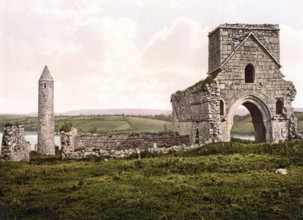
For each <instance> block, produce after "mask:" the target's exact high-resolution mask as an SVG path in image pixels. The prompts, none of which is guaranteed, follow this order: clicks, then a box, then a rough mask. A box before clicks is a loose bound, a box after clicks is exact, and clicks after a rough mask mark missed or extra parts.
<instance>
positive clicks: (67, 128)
mask: <svg viewBox="0 0 303 220" xmlns="http://www.w3.org/2000/svg"><path fill="white" fill-rule="evenodd" d="M72 127H73V123H71V122H66V121H65V122H64V124H63V125H62V126H61V128H60V131H64V132H70V131H71V130H72Z"/></svg>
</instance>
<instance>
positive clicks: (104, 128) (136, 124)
mask: <svg viewBox="0 0 303 220" xmlns="http://www.w3.org/2000/svg"><path fill="white" fill-rule="evenodd" d="M295 115H296V117H297V118H298V130H299V132H301V133H303V112H296V113H295ZM160 118H161V117H160ZM251 121H252V119H251V117H250V115H245V116H235V117H234V125H233V127H232V130H231V133H232V134H240V135H253V134H254V127H253V124H252V122H251ZM8 122H9V123H13V124H14V123H17V122H18V123H21V124H23V125H25V130H26V131H37V118H36V117H26V116H18V115H0V127H3V126H4V125H5V124H6V123H8ZM64 122H71V123H73V125H74V127H76V128H77V129H78V131H79V132H112V131H123V132H159V131H167V130H171V122H170V121H167V120H159V119H155V118H153V119H152V118H146V117H139V116H138V117H135V116H124V115H110V116H106V115H101V116H73V117H66V116H65V117H64V116H59V117H56V118H55V131H56V132H59V130H60V128H61V126H62V125H63V124H64Z"/></svg>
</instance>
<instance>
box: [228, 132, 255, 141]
mask: <svg viewBox="0 0 303 220" xmlns="http://www.w3.org/2000/svg"><path fill="white" fill-rule="evenodd" d="M231 137H233V138H239V139H243V140H250V141H254V140H255V136H254V135H238V134H232V135H231Z"/></svg>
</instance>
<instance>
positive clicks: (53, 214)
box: [0, 141, 303, 219]
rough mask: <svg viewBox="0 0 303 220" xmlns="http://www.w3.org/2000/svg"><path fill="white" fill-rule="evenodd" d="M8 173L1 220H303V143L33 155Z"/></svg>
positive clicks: (0, 166)
mask: <svg viewBox="0 0 303 220" xmlns="http://www.w3.org/2000/svg"><path fill="white" fill-rule="evenodd" d="M279 167H286V168H287V169H288V171H289V174H287V175H277V174H275V170H276V169H277V168H279ZM0 173H1V175H0V219H302V218H303V181H302V180H303V141H289V142H285V143H280V144H272V145H270V144H253V143H252V142H249V141H234V142H231V143H217V144H210V145H206V146H203V147H200V148H198V149H195V150H192V151H188V152H176V153H171V154H169V155H162V156H155V155H149V157H145V158H143V159H141V160H136V159H119V160H109V161H108V162H105V161H101V160H83V161H72V160H71V161H60V160H59V159H58V157H54V156H52V157H39V156H38V155H33V157H32V160H31V162H29V163H25V162H7V163H0Z"/></svg>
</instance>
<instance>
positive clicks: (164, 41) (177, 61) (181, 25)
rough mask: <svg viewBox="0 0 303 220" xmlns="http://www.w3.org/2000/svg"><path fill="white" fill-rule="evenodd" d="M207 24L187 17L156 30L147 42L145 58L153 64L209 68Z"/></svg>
mask: <svg viewBox="0 0 303 220" xmlns="http://www.w3.org/2000/svg"><path fill="white" fill-rule="evenodd" d="M208 31H209V28H208V27H205V28H202V25H201V24H200V23H198V22H196V21H193V20H191V19H189V18H186V17H180V18H177V19H176V20H175V21H174V23H173V25H172V26H171V27H167V28H165V29H163V30H160V31H158V32H157V33H155V34H154V35H153V36H152V37H151V39H150V41H149V42H148V43H147V46H146V48H145V51H144V54H143V60H144V62H145V63H146V64H149V65H150V66H158V67H167V66H170V67H187V68H188V67H190V68H192V67H195V68H202V67H204V68H206V65H207V63H206V61H207V45H208V44H207V42H208V41H207V37H206V36H207V33H208Z"/></svg>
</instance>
